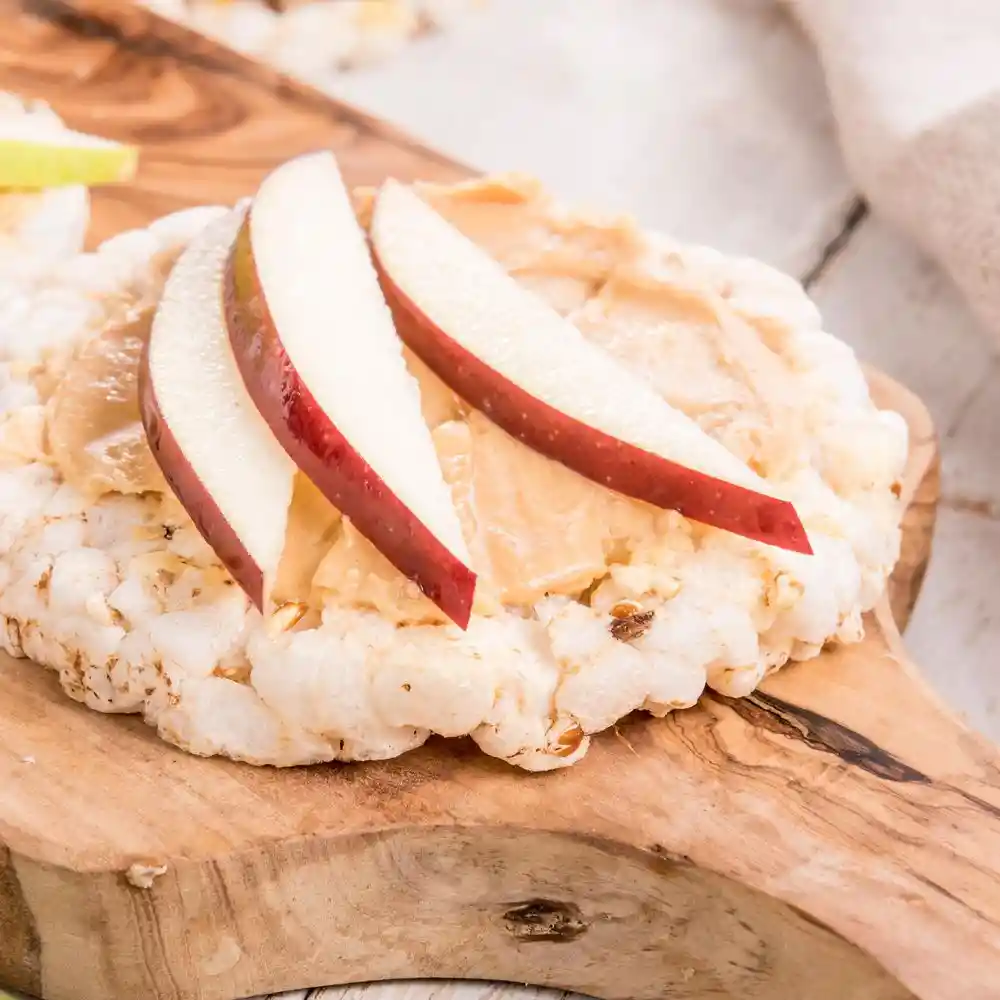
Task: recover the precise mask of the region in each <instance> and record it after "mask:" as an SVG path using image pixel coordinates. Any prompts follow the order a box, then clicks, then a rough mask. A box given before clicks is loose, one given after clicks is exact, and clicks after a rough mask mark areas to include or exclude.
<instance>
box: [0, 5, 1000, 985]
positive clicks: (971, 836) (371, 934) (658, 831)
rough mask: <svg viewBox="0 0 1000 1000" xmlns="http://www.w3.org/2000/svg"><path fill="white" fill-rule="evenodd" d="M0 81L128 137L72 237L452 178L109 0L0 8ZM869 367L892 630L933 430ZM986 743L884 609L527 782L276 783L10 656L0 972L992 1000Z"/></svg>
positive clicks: (434, 776)
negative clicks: (326, 186) (314, 168)
mask: <svg viewBox="0 0 1000 1000" xmlns="http://www.w3.org/2000/svg"><path fill="white" fill-rule="evenodd" d="M0 88H5V89H6V88H9V89H13V90H17V91H20V92H22V93H24V94H30V95H34V96H39V97H43V98H46V99H48V100H50V101H51V102H52V103H53V104H54V105H55V106H56V107H57V109H58V110H59V111H60V112H61V113H63V114H64V115H65V116H66V117H67V119H68V120H69V121H70V123H71V124H72V125H74V126H75V127H78V128H81V129H84V130H87V131H93V132H100V133H104V134H107V135H111V136H114V137H116V138H121V139H125V140H129V141H132V142H138V143H140V144H142V146H143V147H144V155H143V160H142V169H141V172H140V176H139V178H138V181H137V183H136V184H135V185H133V186H132V187H130V188H127V189H115V190H113V191H109V192H105V193H101V194H100V195H98V197H97V199H96V204H95V208H96V213H95V214H96V217H95V226H94V232H93V239H94V240H95V241H96V240H98V239H101V238H103V237H106V236H108V235H110V234H112V233H114V232H117V231H119V230H121V229H122V228H125V227H129V226H136V225H141V224H144V223H145V222H147V221H148V220H149V219H151V218H153V217H154V216H157V215H160V214H162V213H164V212H168V211H170V210H173V209H176V208H179V207H181V206H183V205H188V204H193V203H199V202H232V201H233V200H234V199H236V198H237V197H239V196H241V195H245V194H248V193H250V192H251V191H252V190H253V188H254V187H255V185H256V183H257V181H258V180H259V179H260V177H261V176H262V174H263V173H264V172H265V171H266V170H267V169H268V168H269V167H271V166H272V165H273V164H275V163H277V162H279V161H281V160H283V159H285V158H287V157H289V156H291V155H294V154H296V153H299V152H301V151H304V150H307V149H311V148H315V147H317V146H330V147H332V148H334V149H335V150H336V152H337V154H338V156H339V157H340V159H341V162H342V163H343V164H344V167H345V172H346V174H347V175H348V179H349V180H350V181H351V182H352V183H362V182H374V181H378V180H379V179H381V178H382V177H384V176H386V175H387V174H393V175H395V176H397V177H400V178H403V179H410V178H417V177H422V178H433V179H439V180H447V179H454V178H459V177H461V176H463V175H465V174H466V171H465V170H464V169H463V168H462V167H461V166H459V165H457V164H455V163H453V162H451V161H449V160H448V159H446V158H445V157H442V156H440V155H438V154H436V153H434V152H433V151H432V150H428V149H426V148H424V147H422V146H421V145H420V144H419V143H416V142H414V141H413V140H411V139H409V138H407V137H406V136H403V135H401V134H399V133H397V132H396V131H394V130H393V129H391V128H389V127H388V126H386V125H384V124H382V123H379V122H375V121H373V120H371V119H370V118H368V117H367V116H365V115H364V114H361V113H359V112H357V111H355V110H353V109H351V108H347V107H344V106H342V105H338V104H335V103H333V102H331V101H329V100H328V99H326V98H325V97H323V96H321V95H319V94H317V93H315V92H313V91H311V90H309V89H307V88H304V87H301V86H298V85H295V84H291V83H289V82H288V81H287V80H284V79H283V78H281V77H279V76H278V75H276V74H275V73H273V72H271V71H270V70H268V69H265V68H263V67H261V66H259V65H256V64H254V63H252V62H249V61H247V60H245V59H242V58H240V57H238V56H236V55H234V54H232V53H229V52H227V51H225V50H222V49H220V48H219V47H218V46H216V45H214V44H211V43H209V42H206V41H204V40H202V39H199V38H197V37H195V36H193V35H191V34H189V33H187V32H185V31H183V30H182V29H179V28H176V27H172V26H169V25H167V24H165V23H164V22H162V21H160V20H158V19H157V18H155V17H154V16H152V15H150V14H148V13H146V12H144V11H141V10H138V9H136V8H134V7H132V6H129V5H127V4H123V3H113V2H109V0H105V2H95V3H88V4H86V5H83V4H77V5H70V4H67V3H62V2H56V0H5V2H4V3H3V4H0ZM609 200H610V201H613V192H612V193H611V195H610V198H609ZM872 382H873V387H874V389H875V391H876V394H877V395H878V397H879V400H880V402H881V403H882V404H883V405H887V406H893V407H895V408H897V409H899V410H900V411H901V412H903V413H904V415H905V416H906V418H907V420H908V421H909V423H910V427H911V432H912V449H911V454H910V464H909V469H908V473H907V479H906V490H907V496H908V498H909V500H910V505H909V508H908V512H907V518H906V536H905V545H904V553H903V558H902V561H901V563H900V566H899V569H898V570H897V573H896V575H895V577H894V580H893V585H892V588H891V592H890V597H891V599H892V605H893V610H894V611H895V613H896V616H897V618H898V619H899V620H900V621H902V620H904V619H905V617H906V615H907V614H908V610H909V608H910V606H911V605H912V601H913V599H914V598H915V596H916V593H917V591H918V589H919V585H920V580H921V577H922V574H923V569H924V566H925V564H926V560H927V556H928V553H929V544H930V534H931V529H932V525H933V517H934V503H935V500H936V496H937V465H936V450H935V444H934V435H933V429H932V427H931V425H930V421H929V418H928V416H927V413H926V411H925V410H924V408H923V407H922V405H921V404H920V403H919V401H918V400H916V399H915V398H914V397H913V396H912V395H910V394H909V393H907V392H906V391H905V390H904V389H902V388H901V387H900V386H898V385H895V384H894V383H892V382H890V381H889V380H887V379H885V378H884V377H881V376H877V375H873V379H872ZM998 762H1000V758H998V756H997V753H996V750H995V749H994V748H993V747H992V746H990V745H988V744H987V743H986V742H985V741H983V740H982V739H980V738H979V737H978V736H975V735H973V734H971V733H970V732H968V731H967V730H966V729H965V728H964V727H963V726H962V725H961V723H960V722H959V721H958V720H957V719H956V718H955V717H953V715H952V714H951V713H950V712H949V711H947V710H946V709H945V708H944V707H942V705H941V704H939V702H938V701H937V700H936V698H935V697H934V696H933V695H932V694H931V693H930V692H929V691H928V690H927V688H926V687H925V685H924V684H923V682H922V681H921V679H920V677H919V674H918V673H917V671H916V669H915V668H914V667H913V666H912V665H911V664H909V662H908V661H907V659H906V657H905V654H904V652H903V649H902V647H901V644H900V640H899V637H898V633H897V631H896V627H895V625H894V623H893V618H892V615H891V614H890V611H889V606H888V602H886V604H884V605H883V606H882V607H881V608H879V610H878V612H877V613H876V614H875V615H873V616H871V618H870V620H869V622H868V638H867V639H866V640H865V642H864V643H862V644H861V645H859V646H855V647H851V648H849V649H842V650H838V651H836V652H828V653H825V654H824V655H823V656H822V657H820V658H819V659H818V660H816V661H814V662H812V663H809V664H806V665H803V666H801V667H795V668H791V669H788V670H786V671H784V672H782V673H780V674H778V675H776V676H775V677H773V678H771V679H770V680H769V681H768V682H767V683H766V684H765V685H764V687H763V688H762V689H761V690H760V691H758V692H756V693H755V694H754V695H752V696H751V697H749V698H746V699H743V700H740V701H731V700H728V699H725V698H721V697H719V696H716V695H711V694H710V695H707V696H706V697H705V698H704V699H703V700H702V702H701V704H700V705H699V706H698V707H697V708H696V709H692V710H689V711H686V712H683V713H680V714H677V715H674V716H673V717H671V718H670V719H668V720H666V721H656V720H650V719H647V718H634V719H630V720H627V721H625V722H623V723H622V724H621V725H620V726H618V727H617V729H616V730H615V731H613V732H609V733H606V734H605V735H604V736H602V737H601V738H599V739H597V740H595V742H594V746H593V749H592V750H591V752H590V755H589V756H588V757H587V758H586V760H585V761H584V762H583V763H581V764H580V765H578V766H576V767H574V768H572V769H570V770H567V771H561V772H557V773H553V774H546V775H528V774H525V773H522V772H520V771H516V770H514V769H512V768H510V767H508V766H507V765H505V764H502V763H499V762H497V761H495V760H491V759H489V758H487V757H485V756H483V755H482V754H481V753H479V752H478V751H477V750H475V749H474V748H472V747H471V746H470V745H469V744H468V743H466V742H464V741H450V742H445V741H435V742H433V743H431V744H430V745H429V746H427V747H425V748H424V749H422V750H420V751H417V752H415V753H412V754H409V755H407V756H405V757H403V758H402V759H400V760H396V761H391V762H387V763H383V764H367V765H351V766H328V767H316V768H309V769H296V770H291V771H274V770H261V769H252V768H249V767H245V766H241V765H237V764H232V763H229V762H225V761H218V760H200V759H196V758H192V757H188V756H186V755H184V754H182V753H180V752H179V751H176V750H174V749H172V748H170V747H167V746H165V745H163V744H161V743H160V742H158V741H157V739H156V738H155V737H154V736H153V735H152V733H151V732H150V731H149V730H147V728H146V727H145V726H144V725H143V724H142V723H141V722H138V721H136V720H134V719H124V718H107V717H102V716H99V715H96V714H94V713H91V712H88V711H86V710H85V709H83V708H81V707H79V706H77V705H75V704H73V703H71V702H69V701H68V700H67V699H65V698H64V697H63V696H62V695H61V694H60V692H59V691H58V689H57V686H56V684H55V683H54V681H53V680H52V679H51V677H50V676H49V675H48V674H46V673H45V672H44V671H42V670H40V669H38V668H37V667H35V666H33V665H32V664H30V663H26V662H15V661H12V660H9V659H6V658H4V659H3V660H0V983H4V984H6V985H9V986H12V987H15V988H19V989H22V990H24V991H26V992H29V993H33V994H35V995H38V996H45V997H46V998H49V1000H138V998H143V1000H146V998H151V1000H196V998H197V1000H233V998H235V997H239V996H247V995H251V994H255V993H266V992H270V991H279V990H285V989H292V988H296V987H304V986H313V985H320V984H329V983H340V982H351V981H367V980H378V979H386V978H403V977H418V976H419V977H453V978H481V979H500V980H510V981H516V982H526V983H537V984H547V985H554V986H560V987H565V988H570V989H574V990H577V991H580V992H584V993H590V994H593V995H596V996H600V997H606V998H618V997H621V998H625V997H636V998H649V1000H652V998H654V997H655V998H658V997H666V996H669V997H673V998H682V1000H699V998H727V1000H737V998H739V1000H787V998H790V997H799V996H803V997H808V998H809V1000H903V998H919V1000H996V998H997V997H998V996H1000V871H998V868H1000V769H998ZM143 876H146V878H144V877H143ZM136 883H139V884H136ZM143 884H147V885H148V888H144V887H142V886H143Z"/></svg>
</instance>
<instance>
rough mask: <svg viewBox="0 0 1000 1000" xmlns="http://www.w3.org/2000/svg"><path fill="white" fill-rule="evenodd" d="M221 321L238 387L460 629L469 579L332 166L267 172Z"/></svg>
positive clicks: (416, 394)
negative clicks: (224, 321) (236, 369)
mask: <svg viewBox="0 0 1000 1000" xmlns="http://www.w3.org/2000/svg"><path fill="white" fill-rule="evenodd" d="M226 315H227V320H228V323H229V335H230V340H231V343H232V347H233V352H234V354H235V356H236V361H237V364H238V365H239V368H240V371H241V372H242V374H243V379H244V381H245V383H246V387H247V389H248V390H249V392H250V395H251V396H252V397H253V400H254V402H255V403H256V404H257V408H258V409H259V410H260V412H261V413H262V414H263V416H264V418H265V419H266V420H267V422H268V424H269V425H270V426H271V430H272V432H273V433H274V435H275V437H276V438H277V439H278V441H280V442H281V444H282V445H283V447H284V448H285V450H286V451H287V452H288V454H289V455H290V456H291V457H292V459H293V460H294V462H295V464H296V465H297V466H298V467H299V468H300V469H301V470H302V471H303V472H304V473H305V474H306V475H307V476H308V477H309V478H310V479H311V480H312V481H313V483H315V484H316V486H317V487H318V488H319V489H320V491H321V492H322V493H323V494H324V495H325V496H326V497H327V499H328V500H329V501H330V502H331V503H332V504H333V505H334V506H335V507H336V508H337V509H338V510H340V511H341V513H343V514H344V515H345V516H346V517H348V518H349V519H350V520H351V522H352V523H353V524H354V526H355V527H356V528H357V529H358V531H360V532H361V534H362V535H364V536H365V537H366V538H367V539H368V540H369V541H370V542H371V543H372V544H373V545H374V546H375V547H376V548H377V549H378V550H379V551H380V552H381V553H382V554H383V555H384V556H386V558H388V559H389V561H390V562H391V563H392V564H393V565H394V566H395V567H396V568H397V569H398V570H399V571H400V572H402V573H403V574H404V575H405V576H407V577H409V579H411V580H413V581H414V582H415V583H416V584H417V586H418V587H419V588H420V589H421V590H422V591H423V592H424V593H425V594H426V595H427V596H428V597H429V598H430V599H431V600H432V601H433V602H434V603H435V604H437V605H438V607H439V608H440V609H441V610H442V611H443V612H444V613H445V614H446V615H447V616H448V617H449V618H451V619H452V620H453V621H454V622H455V623H456V624H457V625H459V626H460V627H461V628H463V629H464V628H466V627H467V625H468V622H469V616H470V614H471V610H472V599H473V594H474V591H475V584H476V577H475V573H473V571H472V570H471V569H470V560H469V555H468V550H467V549H466V545H465V540H464V538H463V536H462V529H461V524H460V522H459V519H458V514H457V513H456V511H455V508H454V505H453V504H452V500H451V494H450V492H449V490H448V486H447V484H446V482H445V480H444V476H443V475H442V473H441V467H440V465H439V464H438V460H437V454H436V452H435V450H434V443H433V441H432V439H431V434H430V431H429V430H428V428H427V426H426V424H425V423H424V419H423V416H422V413H421V406H420V390H419V387H418V385H417V382H416V380H415V379H414V378H413V376H412V375H410V373H409V372H408V371H407V369H406V363H405V361H404V359H403V345H402V343H401V342H400V340H399V337H398V336H397V335H396V331H395V329H394V328H393V325H392V316H391V314H390V312H389V309H388V307H387V306H386V303H385V300H384V299H383V297H382V292H381V289H380V288H379V283H378V277H377V275H376V274H375V269H374V267H373V266H372V262H371V257H370V255H369V253H368V247H367V243H366V240H365V236H364V232H363V231H362V229H361V228H360V226H359V225H358V222H357V220H356V218H355V216H354V212H353V209H352V207H351V201H350V197H349V195H348V193H347V190H346V188H345V187H344V183H343V180H342V179H341V176H340V171H339V169H338V167H337V163H336V161H335V160H334V158H333V156H332V155H331V154H330V153H326V152H322V153H313V154H309V155H306V156H301V157H298V158H297V159H294V160H290V161H289V162H288V163H286V164H284V165H283V166H281V167H279V168H278V169H277V170H275V171H274V172H273V173H272V174H270V175H269V176H268V177H266V178H265V180H264V182H263V184H261V186H260V189H259V191H258V192H257V196H256V198H255V199H254V201H253V204H252V206H251V208H250V212H249V214H248V216H247V218H246V220H245V221H244V224H243V226H242V227H241V229H240V232H239V235H238V236H237V238H236V243H235V246H234V248H233V254H232V259H231V262H230V267H229V269H228V272H227V281H226Z"/></svg>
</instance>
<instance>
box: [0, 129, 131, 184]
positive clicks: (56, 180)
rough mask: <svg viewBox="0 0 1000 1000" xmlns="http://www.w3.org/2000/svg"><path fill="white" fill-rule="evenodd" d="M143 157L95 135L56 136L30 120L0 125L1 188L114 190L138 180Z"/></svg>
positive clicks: (57, 133)
mask: <svg viewBox="0 0 1000 1000" xmlns="http://www.w3.org/2000/svg"><path fill="white" fill-rule="evenodd" d="M138 158H139V151H138V150H137V149H136V148H135V147H134V146H125V145H123V144H121V143H118V142H112V141H111V140H109V139H101V138H99V137H98V136H95V135H85V134H84V133H82V132H73V131H71V130H69V129H65V130H63V131H55V130H54V129H53V128H52V126H51V124H50V123H49V122H45V123H44V125H43V126H41V127H40V126H39V124H37V123H35V122H33V121H32V120H31V119H30V118H21V119H14V120H13V121H7V122H2V121H0V188H16V189H20V190H29V191H36V190H43V189H45V188H54V187H65V186H67V185H73V184H82V185H85V186H87V187H91V186H93V185H96V184H115V183H120V182H122V181H128V180H131V179H132V177H134V176H135V169H136V163H137V162H138Z"/></svg>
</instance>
